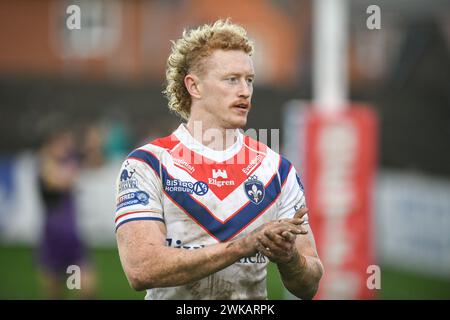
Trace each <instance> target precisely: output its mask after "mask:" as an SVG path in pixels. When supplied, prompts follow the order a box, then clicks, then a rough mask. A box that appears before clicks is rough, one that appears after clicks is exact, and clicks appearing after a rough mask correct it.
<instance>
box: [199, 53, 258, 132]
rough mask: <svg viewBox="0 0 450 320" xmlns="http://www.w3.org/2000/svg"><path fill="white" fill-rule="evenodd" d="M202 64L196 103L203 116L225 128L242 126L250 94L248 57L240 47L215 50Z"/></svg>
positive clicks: (250, 81) (252, 70)
mask: <svg viewBox="0 0 450 320" xmlns="http://www.w3.org/2000/svg"><path fill="white" fill-rule="evenodd" d="M204 63H205V65H204V72H203V74H202V75H201V76H200V83H199V92H200V94H201V99H200V101H199V102H201V106H202V112H205V113H207V115H205V116H206V119H209V120H210V121H213V124H215V125H216V126H219V127H221V128H225V129H234V128H242V127H244V126H245V125H246V123H247V115H248V112H249V111H250V108H251V104H250V102H251V98H252V94H253V78H254V69H253V62H252V60H251V58H250V56H249V55H248V54H246V53H245V52H244V51H239V50H228V51H225V50H215V51H214V52H213V53H212V54H211V55H210V56H209V57H208V58H206V59H205V61H204Z"/></svg>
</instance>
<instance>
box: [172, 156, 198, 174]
mask: <svg viewBox="0 0 450 320" xmlns="http://www.w3.org/2000/svg"><path fill="white" fill-rule="evenodd" d="M172 159H173V162H174V163H175V164H176V165H178V166H180V167H183V168H184V169H186V170H187V172H189V173H190V174H192V173H193V172H194V171H195V168H194V167H193V166H191V165H190V164H189V163H188V162H187V161H186V160H183V159H178V158H175V157H173V158H172Z"/></svg>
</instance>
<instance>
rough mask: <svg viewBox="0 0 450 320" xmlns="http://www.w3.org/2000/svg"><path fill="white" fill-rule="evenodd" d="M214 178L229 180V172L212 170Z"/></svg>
mask: <svg viewBox="0 0 450 320" xmlns="http://www.w3.org/2000/svg"><path fill="white" fill-rule="evenodd" d="M212 176H213V178H214V179H217V178H223V179H226V178H228V174H227V170H225V169H223V170H222V169H217V170H216V169H212Z"/></svg>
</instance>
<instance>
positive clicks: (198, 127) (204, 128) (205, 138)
mask: <svg viewBox="0 0 450 320" xmlns="http://www.w3.org/2000/svg"><path fill="white" fill-rule="evenodd" d="M186 127H187V130H188V131H189V133H190V134H191V136H192V137H194V139H195V140H197V141H198V142H200V143H201V144H202V145H204V146H205V147H208V148H210V149H213V150H216V151H223V150H226V149H228V148H229V147H231V146H232V145H233V144H234V143H236V140H237V138H238V131H237V130H236V129H227V128H224V127H222V126H220V125H218V124H215V123H211V122H209V121H205V120H199V119H192V118H190V119H189V121H188V122H187V124H186Z"/></svg>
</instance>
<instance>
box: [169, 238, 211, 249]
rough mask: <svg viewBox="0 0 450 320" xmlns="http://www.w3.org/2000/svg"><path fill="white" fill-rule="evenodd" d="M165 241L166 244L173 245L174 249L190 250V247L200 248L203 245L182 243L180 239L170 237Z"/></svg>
mask: <svg viewBox="0 0 450 320" xmlns="http://www.w3.org/2000/svg"><path fill="white" fill-rule="evenodd" d="M166 243H167V246H169V247H173V248H176V249H187V250H192V249H201V248H204V247H205V245H204V244H189V245H187V244H184V243H183V242H182V241H181V240H175V239H172V238H167V239H166Z"/></svg>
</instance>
